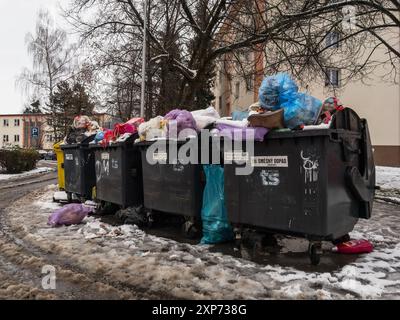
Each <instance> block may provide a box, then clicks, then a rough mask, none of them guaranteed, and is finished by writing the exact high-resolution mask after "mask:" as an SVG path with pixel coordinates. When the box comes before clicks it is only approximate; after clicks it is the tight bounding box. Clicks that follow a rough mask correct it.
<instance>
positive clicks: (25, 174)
mask: <svg viewBox="0 0 400 320" xmlns="http://www.w3.org/2000/svg"><path fill="white" fill-rule="evenodd" d="M53 171H55V169H53V168H46V167H43V168H36V169H34V170H31V171H26V172H22V173H18V174H5V173H0V181H5V180H15V179H21V178H28V177H32V176H36V175H40V174H43V173H48V172H53Z"/></svg>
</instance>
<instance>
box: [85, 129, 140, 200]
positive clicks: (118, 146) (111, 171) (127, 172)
mask: <svg viewBox="0 0 400 320" xmlns="http://www.w3.org/2000/svg"><path fill="white" fill-rule="evenodd" d="M136 138H137V135H132V136H130V137H129V138H128V139H127V140H126V141H123V142H118V143H113V144H111V145H107V146H105V147H103V146H101V145H98V144H94V145H92V146H91V147H90V148H91V150H92V151H93V152H94V158H95V170H96V199H97V200H100V201H104V202H110V203H113V204H116V205H119V206H121V207H122V208H127V207H130V206H140V205H142V204H143V183H142V164H141V154H140V150H139V148H138V147H136V146H135V145H134V141H135V139H136Z"/></svg>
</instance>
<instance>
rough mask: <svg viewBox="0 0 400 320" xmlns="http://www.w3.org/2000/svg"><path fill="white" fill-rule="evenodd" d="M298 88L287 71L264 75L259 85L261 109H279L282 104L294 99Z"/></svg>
mask: <svg viewBox="0 0 400 320" xmlns="http://www.w3.org/2000/svg"><path fill="white" fill-rule="evenodd" d="M298 91H299V88H298V86H297V84H296V82H295V81H294V80H293V79H292V78H291V77H290V76H289V75H288V74H287V73H278V74H276V75H274V76H270V77H266V78H265V79H264V80H263V82H262V84H261V87H260V91H259V99H260V104H261V107H262V108H263V109H268V110H273V111H275V110H279V109H282V105H283V104H284V103H287V102H289V101H293V100H295V99H296V96H297V93H298Z"/></svg>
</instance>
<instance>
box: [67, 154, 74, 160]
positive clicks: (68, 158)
mask: <svg viewBox="0 0 400 320" xmlns="http://www.w3.org/2000/svg"><path fill="white" fill-rule="evenodd" d="M65 160H69V161H71V160H74V155H72V154H66V155H65Z"/></svg>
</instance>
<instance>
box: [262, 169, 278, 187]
mask: <svg viewBox="0 0 400 320" xmlns="http://www.w3.org/2000/svg"><path fill="white" fill-rule="evenodd" d="M260 176H261V182H262V184H263V186H266V187H268V186H273V187H276V186H279V184H280V183H281V180H280V177H279V171H278V170H262V171H261V173H260Z"/></svg>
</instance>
